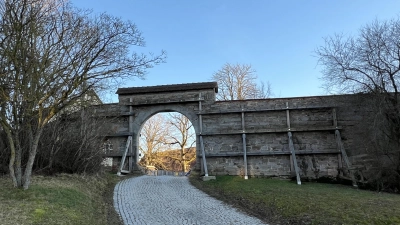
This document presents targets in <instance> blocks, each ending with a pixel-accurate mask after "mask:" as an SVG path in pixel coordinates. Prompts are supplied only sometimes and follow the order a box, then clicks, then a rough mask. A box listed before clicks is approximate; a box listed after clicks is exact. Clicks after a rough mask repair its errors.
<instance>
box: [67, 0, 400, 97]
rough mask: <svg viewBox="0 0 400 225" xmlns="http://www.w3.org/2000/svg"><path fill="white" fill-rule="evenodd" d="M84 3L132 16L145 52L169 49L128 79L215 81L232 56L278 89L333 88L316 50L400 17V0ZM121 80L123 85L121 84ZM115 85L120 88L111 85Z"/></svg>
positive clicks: (82, 3)
mask: <svg viewBox="0 0 400 225" xmlns="http://www.w3.org/2000/svg"><path fill="white" fill-rule="evenodd" d="M71 2H72V3H73V4H74V5H75V6H77V7H79V8H89V9H93V11H94V12H95V13H100V12H107V13H109V14H112V15H114V16H118V17H121V18H122V19H125V20H131V21H133V22H134V23H135V24H136V25H137V26H138V28H139V30H141V31H142V33H143V36H144V38H145V40H146V47H145V48H142V49H139V50H140V51H141V52H143V53H147V52H153V53H155V54H157V53H159V52H160V51H161V50H165V51H166V52H167V54H168V58H167V62H166V63H165V64H161V65H158V66H156V67H154V68H152V69H149V70H148V74H147V76H146V80H140V79H135V80H130V81H127V82H126V83H125V85H123V87H134V86H135V87H136V86H153V85H164V84H179V83H191V82H208V81H211V80H210V77H211V76H212V74H213V73H214V72H216V71H218V70H219V69H220V68H221V67H222V66H223V65H224V64H225V63H241V64H251V65H252V67H253V69H255V70H256V71H257V75H258V77H259V79H260V80H262V81H269V82H270V83H271V87H272V90H273V93H274V96H273V97H298V96H312V95H324V94H327V93H326V92H325V91H324V90H323V89H321V88H320V86H321V84H322V83H321V81H320V80H319V77H320V76H321V73H320V71H321V69H322V68H321V67H319V66H318V65H317V58H316V57H314V55H315V54H314V53H313V51H314V50H315V49H316V48H317V47H318V46H321V45H323V43H324V41H323V38H324V37H327V36H329V35H333V34H335V33H344V34H349V35H351V34H356V33H357V31H358V29H359V28H360V27H361V26H363V25H365V24H366V23H370V22H371V21H373V20H375V19H378V20H385V19H390V18H395V17H397V16H399V15H400V14H399V13H400V1H398V0H382V1H378V0H376V1H369V0H351V1H350V0H335V1H334V0H326V1H322V0H307V1H306V0H297V1H295V0H290V1H289V0H280V1H278V0H276V1H272V0H113V1H112V0H71ZM121 87H122V86H121ZM112 93H115V90H112Z"/></svg>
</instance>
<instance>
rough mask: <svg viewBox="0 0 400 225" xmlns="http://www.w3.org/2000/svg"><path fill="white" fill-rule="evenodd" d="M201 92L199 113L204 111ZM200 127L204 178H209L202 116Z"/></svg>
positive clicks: (200, 117)
mask: <svg viewBox="0 0 400 225" xmlns="http://www.w3.org/2000/svg"><path fill="white" fill-rule="evenodd" d="M201 101H202V98H201V92H200V93H199V112H201V110H202V105H201ZM199 127H200V135H199V139H200V148H201V154H202V155H203V160H202V161H203V168H204V176H205V177H208V169H207V161H206V152H205V150H204V143H203V135H202V132H203V119H202V115H201V114H199Z"/></svg>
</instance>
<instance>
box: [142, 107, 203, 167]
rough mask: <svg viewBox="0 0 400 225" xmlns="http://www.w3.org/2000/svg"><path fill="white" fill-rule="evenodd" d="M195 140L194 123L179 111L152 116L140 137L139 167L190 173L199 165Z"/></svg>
mask: <svg viewBox="0 0 400 225" xmlns="http://www.w3.org/2000/svg"><path fill="white" fill-rule="evenodd" d="M196 137H197V135H196V132H195V126H194V125H193V123H192V122H191V120H190V119H189V118H188V117H187V116H185V115H184V114H182V113H180V112H178V111H175V110H170V111H160V112H155V113H153V114H149V115H148V116H147V118H144V119H143V122H142V123H141V124H140V127H139V132H138V133H137V150H138V155H139V157H138V161H137V162H138V166H141V167H142V168H144V169H146V170H163V171H170V172H183V173H187V172H188V171H189V170H190V169H191V168H194V167H195V165H196V158H197V154H196Z"/></svg>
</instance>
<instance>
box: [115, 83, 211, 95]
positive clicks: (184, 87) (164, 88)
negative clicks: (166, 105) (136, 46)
mask: <svg viewBox="0 0 400 225" xmlns="http://www.w3.org/2000/svg"><path fill="white" fill-rule="evenodd" d="M203 89H214V91H215V93H218V83H217V82H199V83H186V84H169V85H157V86H145V87H129V88H118V90H117V92H116V94H118V95H134V94H147V93H159V92H177V91H179V92H181V91H190V90H203Z"/></svg>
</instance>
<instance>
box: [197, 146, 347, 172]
mask: <svg viewBox="0 0 400 225" xmlns="http://www.w3.org/2000/svg"><path fill="white" fill-rule="evenodd" d="M295 154H296V155H323V154H328V155H332V154H334V155H340V154H341V153H340V152H338V151H336V150H335V151H323V150H319V151H318V150H305V151H295ZM246 155H247V156H274V155H289V156H290V160H291V163H290V164H293V162H292V158H291V157H292V152H282V151H279V152H274V151H271V152H246ZM199 156H202V155H201V154H200V155H199ZM241 156H243V153H241V152H224V153H208V154H206V158H212V157H241ZM291 171H294V167H293V168H291Z"/></svg>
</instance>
